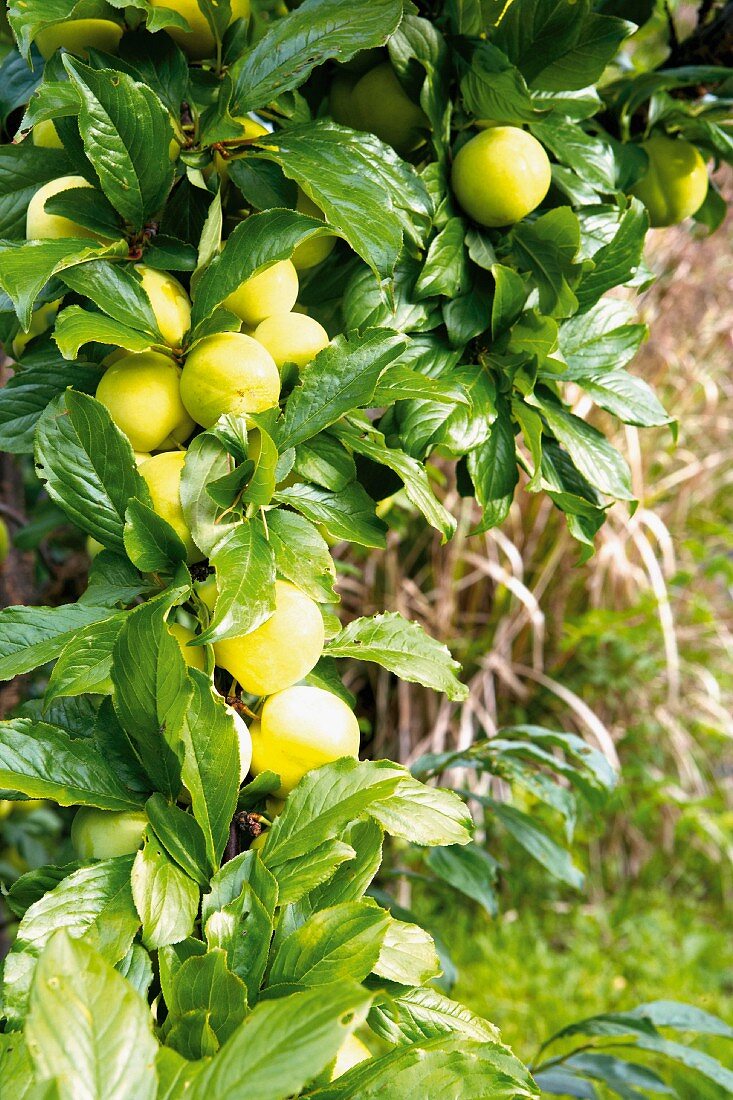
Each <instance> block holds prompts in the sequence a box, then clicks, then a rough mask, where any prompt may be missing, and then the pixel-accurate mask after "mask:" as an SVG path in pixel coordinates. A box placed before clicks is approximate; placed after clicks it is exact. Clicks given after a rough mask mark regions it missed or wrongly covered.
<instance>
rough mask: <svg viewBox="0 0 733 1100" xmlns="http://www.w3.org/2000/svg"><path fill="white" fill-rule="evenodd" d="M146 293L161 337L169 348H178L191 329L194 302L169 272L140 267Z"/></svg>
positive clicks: (141, 279) (143, 265) (138, 268)
mask: <svg viewBox="0 0 733 1100" xmlns="http://www.w3.org/2000/svg"><path fill="white" fill-rule="evenodd" d="M135 270H136V271H137V273H138V275H139V276H140V281H141V282H142V284H143V290H144V291H145V293H146V294H147V296H148V298H149V299H150V304H151V306H152V307H153V313H154V314H155V319H156V321H157V322H158V328H159V329H160V334H161V336H162V337H163V339H164V340H165V342H166V344H167V345H168V347H170V348H179V347H180V346H181V343H182V342H183V337H184V336H185V335H186V333H187V332H188V330H189V329H190V327H191V301H190V299H189V297H188V294H186V291H185V290H184V288H183V287H182V286H181V284H180V283H179V282H178V279H174V278H173V276H172V275H169V274H168V272H167V271H157V270H156V269H155V268H154V267H147V266H146V265H145V264H138V265H137V267H136V269H135Z"/></svg>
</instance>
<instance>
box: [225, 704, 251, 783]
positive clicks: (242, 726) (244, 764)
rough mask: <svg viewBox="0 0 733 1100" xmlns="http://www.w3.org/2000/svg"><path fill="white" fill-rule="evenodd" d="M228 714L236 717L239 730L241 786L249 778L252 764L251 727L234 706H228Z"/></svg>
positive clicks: (236, 727) (235, 723)
mask: <svg viewBox="0 0 733 1100" xmlns="http://www.w3.org/2000/svg"><path fill="white" fill-rule="evenodd" d="M226 709H227V714H229V715H231V717H232V718H233V719H234V728H235V730H236V731H237V741H238V742H239V785H240V787H241V785H242V783H244V781H245V779H246V778H247V773H248V772H249V769H250V767H251V764H252V738H251V736H250V732H249V727H248V726H247V723H246V722H245V720H244V718H242V716H241V714H237V712H236V710H235V709H234V707H227V708H226Z"/></svg>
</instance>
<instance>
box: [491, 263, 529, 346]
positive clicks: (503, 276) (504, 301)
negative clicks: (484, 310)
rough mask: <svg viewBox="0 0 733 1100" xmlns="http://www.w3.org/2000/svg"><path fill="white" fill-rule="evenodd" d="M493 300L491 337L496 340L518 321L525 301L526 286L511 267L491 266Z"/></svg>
mask: <svg viewBox="0 0 733 1100" xmlns="http://www.w3.org/2000/svg"><path fill="white" fill-rule="evenodd" d="M491 274H492V275H493V276H494V298H493V301H492V303H491V335H492V336H493V337H494V339H496V337H497V336H500V335H501V333H502V332H506V330H507V329H509V328H511V327H512V325H513V324H514V322H515V321H517V320H518V318H519V315H520V313H521V312H522V310H523V309H524V303H525V302H526V301H527V293H528V291H527V284H526V282H525V280H524V279H523V278H522V276H521V275H519V274H517V272H516V271H514V270H513V269H512V268H511V267H505V266H504V265H503V264H492V265H491Z"/></svg>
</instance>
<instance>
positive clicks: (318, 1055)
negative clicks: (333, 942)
mask: <svg viewBox="0 0 733 1100" xmlns="http://www.w3.org/2000/svg"><path fill="white" fill-rule="evenodd" d="M371 1000H372V997H371V994H369V993H368V992H367V991H366V990H365V989H363V988H362V987H361V986H358V985H356V983H354V982H347V981H344V982H341V983H339V985H338V986H337V987H336V988H323V987H319V988H317V989H313V990H308V991H306V992H304V993H296V994H293V995H292V996H290V997H285V998H283V999H281V1000H277V1001H269V1002H266V1003H263V1004H259V1005H257V1007H256V1008H255V1009H254V1011H253V1012H251V1013H250V1015H249V1016H248V1017H247V1018H246V1020H245V1021H244V1023H243V1024H242V1025H241V1027H239V1028H238V1029H237V1031H236V1032H235V1033H234V1035H233V1036H232V1037H231V1039H229V1041H228V1042H227V1043H225V1044H224V1046H223V1047H222V1048H221V1050H220V1051H219V1053H218V1054H217V1056H216V1058H214V1059H213V1060H212V1061H211V1063H210V1064H209V1065H208V1066H206V1067H205V1068H204V1069H203V1070H202V1072H201V1073H200V1074H199V1075H198V1076H197V1077H196V1079H195V1081H194V1083H193V1087H192V1088H191V1089H190V1091H189V1096H190V1100H209V1098H210V1097H212V1096H236V1097H237V1100H285V1098H286V1097H288V1096H292V1095H293V1093H298V1092H300V1091H301V1090H302V1089H303V1087H304V1086H305V1084H306V1082H308V1081H311V1080H313V1078H314V1077H315V1076H316V1075H317V1074H318V1073H320V1071H321V1070H322V1069H324V1067H325V1066H327V1065H328V1064H329V1063H330V1062H332V1061H333V1059H334V1058H335V1057H336V1053H337V1051H338V1050H339V1047H340V1046H341V1044H342V1043H343V1042H344V1040H345V1039H346V1038H347V1036H348V1035H350V1034H351V1033H352V1032H353V1030H354V1029H355V1028H356V1027H358V1026H359V1024H360V1023H362V1021H363V1020H364V1017H365V1016H366V1013H367V1010H368V1008H369V1005H370V1003H371Z"/></svg>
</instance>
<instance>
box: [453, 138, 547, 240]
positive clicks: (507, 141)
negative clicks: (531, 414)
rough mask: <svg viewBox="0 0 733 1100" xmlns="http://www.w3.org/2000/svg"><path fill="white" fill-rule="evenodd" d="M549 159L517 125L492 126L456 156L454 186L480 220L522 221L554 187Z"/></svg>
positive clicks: (482, 222) (487, 222) (495, 224)
mask: <svg viewBox="0 0 733 1100" xmlns="http://www.w3.org/2000/svg"><path fill="white" fill-rule="evenodd" d="M550 178H551V173H550V161H549V159H548V156H547V153H546V152H545V150H544V149H543V148H542V146H541V145H540V143H539V141H537V139H536V138H534V137H532V135H531V134H528V133H526V131H525V130H520V129H519V128H518V127H517V126H492V127H491V129H489V130H483V131H482V132H481V133H480V134H477V135H476V137H475V138H471V140H470V141H469V142H467V143H466V144H465V145H464V146H463V147H462V148H461V149H460V150H459V152H458V154H457V156H456V159H455V160H454V161H453V172H452V176H451V182H452V184H453V192H454V194H455V196H456V198H457V199H458V201H459V203H460V204H461V206H462V207H463V209H464V210H465V211H466V213H467V214H468V215H469V216H470V217H471V218H473V219H474V220H475V221H477V222H478V223H479V224H480V225H487V226H493V227H498V226H502V225H513V224H514V223H515V222H518V221H521V220H522V218H524V217H526V216H527V214H529V213H530V211H532V210H534V209H535V207H537V206H539V204H540V203H541V202H542V200H543V199H544V197H545V195H546V194H547V192H548V190H549V187H550Z"/></svg>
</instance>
